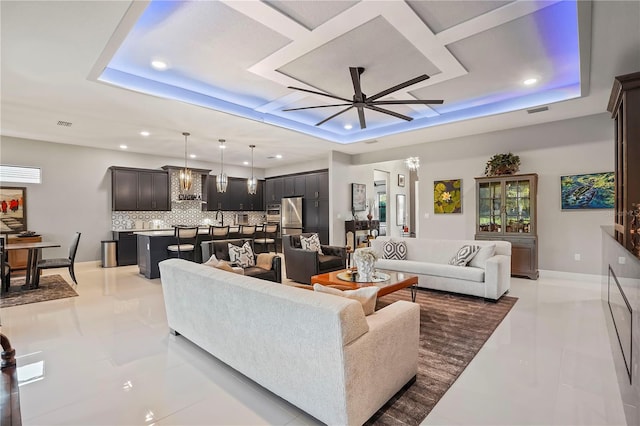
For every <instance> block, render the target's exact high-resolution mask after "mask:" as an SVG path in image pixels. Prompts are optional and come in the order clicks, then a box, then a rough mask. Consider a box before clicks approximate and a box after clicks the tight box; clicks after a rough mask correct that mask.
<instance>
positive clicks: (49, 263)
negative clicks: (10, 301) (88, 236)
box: [35, 232, 81, 287]
mask: <svg viewBox="0 0 640 426" xmlns="http://www.w3.org/2000/svg"><path fill="white" fill-rule="evenodd" d="M80 235H81V233H80V232H76V234H75V235H74V237H73V240H72V242H71V245H70V246H69V257H67V258H54V259H41V260H38V263H36V276H35V286H36V287H37V286H38V285H39V284H40V272H41V271H42V270H43V269H54V268H69V274H70V275H71V279H72V280H73V282H74V283H76V285H78V280H76V273H75V271H74V269H73V265H74V263H75V260H76V253H77V251H78V243H80Z"/></svg>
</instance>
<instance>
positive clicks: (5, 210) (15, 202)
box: [0, 186, 27, 234]
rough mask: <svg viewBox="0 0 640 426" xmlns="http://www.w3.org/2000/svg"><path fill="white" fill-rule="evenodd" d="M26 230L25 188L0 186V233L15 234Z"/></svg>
mask: <svg viewBox="0 0 640 426" xmlns="http://www.w3.org/2000/svg"><path fill="white" fill-rule="evenodd" d="M26 230H27V188H25V187H23V186H0V232H2V233H3V234H17V233H20V232H23V231H26Z"/></svg>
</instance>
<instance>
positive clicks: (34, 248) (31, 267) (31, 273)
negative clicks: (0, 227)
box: [4, 241, 60, 289]
mask: <svg viewBox="0 0 640 426" xmlns="http://www.w3.org/2000/svg"><path fill="white" fill-rule="evenodd" d="M52 247H60V244H58V243H54V242H51V241H41V242H37V243H17V244H7V245H5V246H4V249H5V250H28V251H29V254H28V256H27V270H26V277H25V282H24V286H23V288H25V289H33V288H38V286H37V285H36V284H35V282H36V275H37V274H38V268H37V266H38V259H40V252H41V250H42V249H43V248H52Z"/></svg>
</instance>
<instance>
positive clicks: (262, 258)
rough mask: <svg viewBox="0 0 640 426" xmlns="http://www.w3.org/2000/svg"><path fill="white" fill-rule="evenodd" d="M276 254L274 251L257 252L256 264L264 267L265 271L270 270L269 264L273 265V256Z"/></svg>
mask: <svg viewBox="0 0 640 426" xmlns="http://www.w3.org/2000/svg"><path fill="white" fill-rule="evenodd" d="M275 256H276V255H275V254H274V253H260V254H258V259H257V260H256V266H257V267H258V268H262V269H266V270H267V271H270V270H271V266H272V265H273V258H274V257H275Z"/></svg>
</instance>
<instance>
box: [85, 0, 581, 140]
mask: <svg viewBox="0 0 640 426" xmlns="http://www.w3.org/2000/svg"><path fill="white" fill-rule="evenodd" d="M579 3H580V2H576V1H535V2H534V1H521V0H520V1H511V2H509V1H455V2H448V1H435V2H422V1H407V2H402V1H360V2H324V1H317V2H303V1H279V2H266V1H206V2H202V1H192V2H191V1H176V2H167V1H150V2H132V5H131V7H130V8H129V10H128V11H127V14H126V15H125V17H124V18H123V20H122V22H121V23H120V25H119V27H118V29H117V30H116V32H115V33H114V34H113V36H112V37H111V40H110V41H109V44H108V45H107V46H106V48H105V49H104V51H103V53H102V55H101V57H100V58H99V59H98V61H97V63H96V66H95V67H94V71H92V73H91V75H90V76H89V77H90V78H91V79H94V80H97V81H100V82H103V83H107V84H111V85H113V86H118V87H120V88H124V89H128V90H134V91H137V92H142V93H146V94H149V95H154V96H159V97H162V98H168V99H174V100H178V101H181V102H187V103H191V104H194V105H199V106H202V107H205V108H210V109H214V110H217V111H222V112H226V113H230V114H234V115H237V116H241V117H245V118H247V119H251V120H255V121H258V122H263V123H266V124H271V125H275V126H280V127H283V128H286V129H291V130H294V131H298V132H302V133H305V134H308V135H311V136H315V137H318V138H322V139H326V140H329V141H332V142H337V143H342V144H348V143H353V142H359V141H365V140H371V139H375V138H381V137H384V136H386V135H390V134H396V133H401V132H406V131H411V130H416V129H421V128H425V127H430V126H436V125H439V124H445V123H453V122H456V121H460V120H469V119H473V118H477V117H483V116H488V115H494V114H500V113H505V112H510V111H514V110H526V109H530V108H535V107H539V106H542V105H548V104H551V103H554V102H560V101H563V100H567V99H573V98H577V97H580V96H582V95H583V94H586V93H585V91H586V90H587V89H588V88H587V87H586V84H587V82H588V69H589V68H588V66H589V64H588V56H589V55H588V51H589V49H590V46H589V41H588V39H587V37H585V39H579V31H578V29H579V28H578V17H579V16H581V18H583V16H582V15H580V14H579V10H578V9H580V8H581V5H580V4H579ZM581 21H582V19H581ZM585 21H587V20H586V19H585ZM583 33H588V31H583ZM581 49H582V52H583V54H582V55H581ZM584 52H586V53H584ZM581 59H582V62H583V63H582V64H581ZM152 64H153V65H152ZM581 66H582V81H581ZM350 68H352V69H353V70H355V71H353V70H352V71H350V72H349V73H347V72H346V71H347V70H349V69H350ZM361 69H364V70H366V72H361V71H360V70H361ZM354 72H355V74H354ZM426 75H428V76H429V77H430V78H424V77H422V76H426ZM416 76H421V77H419V78H417V77H416ZM356 77H357V78H356ZM525 81H527V84H525ZM402 82H411V83H412V84H402ZM356 85H357V86H358V87H357V86H356ZM392 87H395V88H396V89H397V90H387V89H389V88H392ZM363 90H366V93H369V94H372V95H371V97H369V98H364V97H363V96H366V95H365V94H363V93H362V91H363ZM354 95H355V96H354ZM421 99H426V100H431V101H433V100H436V101H439V100H444V103H442V104H440V103H437V102H436V103H434V102H422V101H420V100H421ZM336 100H338V101H340V102H336ZM372 101H375V102H372ZM400 101H406V102H400ZM309 107H314V108H309ZM345 107H348V108H346V109H345ZM380 109H383V111H380ZM364 110H366V111H367V112H366V119H365V116H364ZM523 113H525V114H526V111H523ZM327 118H330V119H327ZM318 124H321V125H318Z"/></svg>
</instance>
